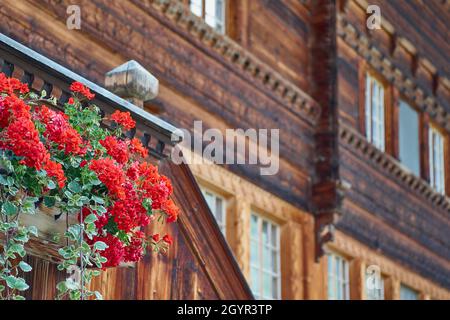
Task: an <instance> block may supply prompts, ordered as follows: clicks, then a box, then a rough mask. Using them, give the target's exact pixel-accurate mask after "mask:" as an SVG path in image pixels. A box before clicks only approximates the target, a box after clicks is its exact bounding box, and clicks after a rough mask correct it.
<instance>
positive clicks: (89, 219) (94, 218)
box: [84, 213, 98, 223]
mask: <svg viewBox="0 0 450 320" xmlns="http://www.w3.org/2000/svg"><path fill="white" fill-rule="evenodd" d="M97 220H98V218H97V216H96V215H95V214H93V213H91V214H90V215H88V216H87V217H86V218H84V223H93V222H95V221H97Z"/></svg>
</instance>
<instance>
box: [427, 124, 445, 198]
mask: <svg viewBox="0 0 450 320" xmlns="http://www.w3.org/2000/svg"><path fill="white" fill-rule="evenodd" d="M444 143H445V137H444V135H443V134H442V133H441V132H439V130H438V129H436V128H435V127H433V126H432V125H430V129H429V131H428V155H429V167H430V170H429V171H430V172H429V173H430V185H431V186H432V187H433V188H434V189H436V191H437V192H439V193H442V194H445V159H444V157H445V155H444V152H445V146H444Z"/></svg>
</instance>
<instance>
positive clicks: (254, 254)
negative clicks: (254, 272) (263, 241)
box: [250, 240, 259, 265]
mask: <svg viewBox="0 0 450 320" xmlns="http://www.w3.org/2000/svg"><path fill="white" fill-rule="evenodd" d="M250 262H251V263H253V264H255V265H259V253H258V242H256V241H255V240H251V241H250Z"/></svg>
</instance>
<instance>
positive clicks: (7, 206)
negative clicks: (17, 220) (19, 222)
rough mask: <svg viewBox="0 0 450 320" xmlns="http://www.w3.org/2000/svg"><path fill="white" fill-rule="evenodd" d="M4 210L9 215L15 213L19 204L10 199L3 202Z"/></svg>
mask: <svg viewBox="0 0 450 320" xmlns="http://www.w3.org/2000/svg"><path fill="white" fill-rule="evenodd" d="M2 210H3V211H4V212H5V213H6V214H7V215H14V214H16V213H17V206H16V205H15V204H14V203H12V202H10V201H6V202H5V203H3V206H2Z"/></svg>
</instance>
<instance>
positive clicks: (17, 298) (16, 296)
mask: <svg viewBox="0 0 450 320" xmlns="http://www.w3.org/2000/svg"><path fill="white" fill-rule="evenodd" d="M13 300H25V297H23V296H19V295H17V294H15V295H14V296H13Z"/></svg>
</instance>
